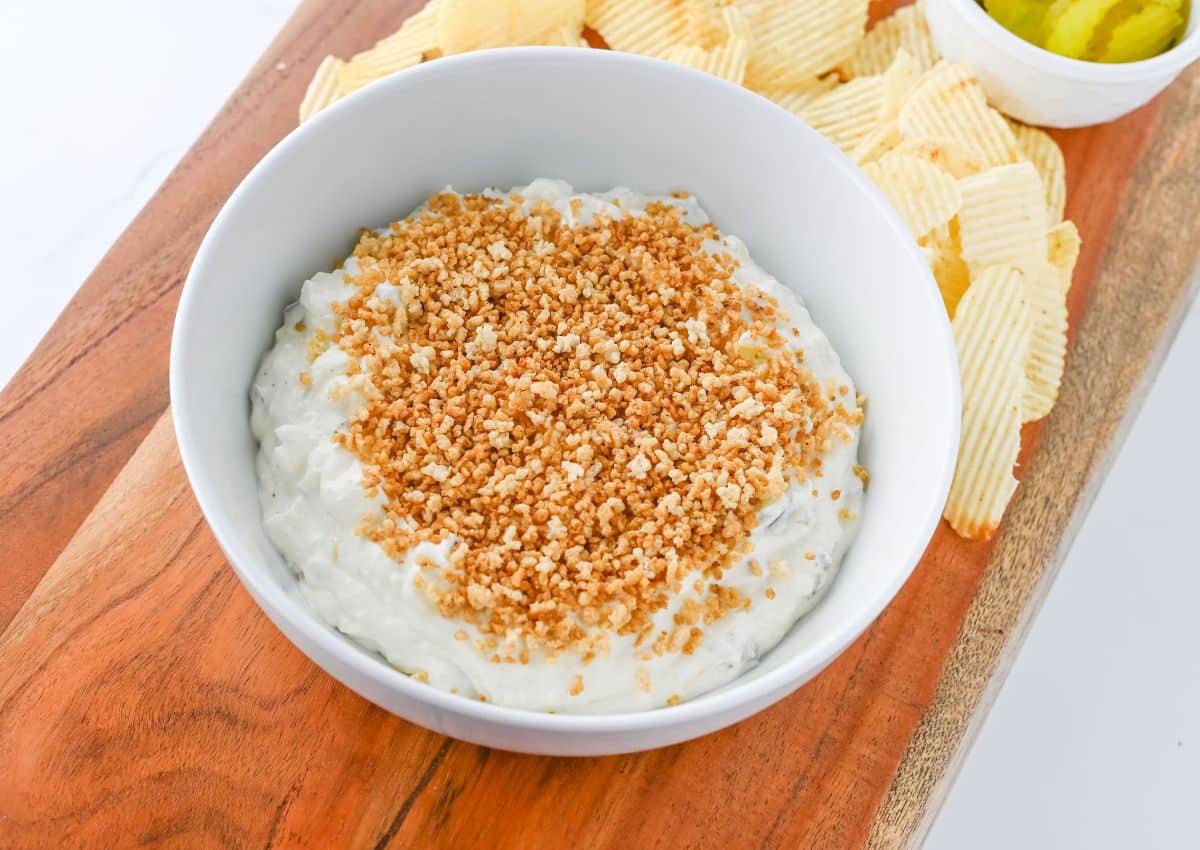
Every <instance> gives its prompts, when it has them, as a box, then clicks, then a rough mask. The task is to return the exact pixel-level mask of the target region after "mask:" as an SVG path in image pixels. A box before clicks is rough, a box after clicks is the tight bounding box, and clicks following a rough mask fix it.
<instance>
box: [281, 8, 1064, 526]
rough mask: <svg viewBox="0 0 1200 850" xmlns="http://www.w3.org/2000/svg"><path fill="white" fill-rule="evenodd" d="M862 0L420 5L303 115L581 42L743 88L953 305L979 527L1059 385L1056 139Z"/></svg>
mask: <svg viewBox="0 0 1200 850" xmlns="http://www.w3.org/2000/svg"><path fill="white" fill-rule="evenodd" d="M867 7H868V0H431V2H430V3H429V4H428V5H426V6H425V7H424V8H423V9H422V10H421V11H420V12H418V13H417V14H415V15H414V16H412V17H411V18H409V19H408V20H407V21H406V22H405V24H404V26H402V27H401V28H400V30H399V31H397V32H395V33H393V34H392V35H390V36H388V37H387V38H385V39H383V40H382V41H380V42H379V43H378V44H376V45H375V46H374V47H373V48H371V49H370V50H367V51H364V52H362V53H358V54H356V55H354V56H353V57H351V58H350V59H349V60H345V61H343V60H341V59H338V58H336V57H333V56H327V57H326V58H325V59H324V60H323V61H322V62H321V64H320V66H319V67H318V69H317V73H316V75H315V76H314V78H313V80H312V82H311V83H310V84H309V88H308V91H307V93H306V94H305V97H304V100H303V102H302V103H301V105H300V120H301V121H302V122H303V121H306V120H307V119H308V118H310V117H312V116H313V115H315V114H316V113H317V112H319V111H320V110H321V109H324V108H325V107H326V106H328V105H329V104H331V103H333V102H334V101H336V100H338V99H339V98H341V97H344V96H345V95H347V94H349V93H351V92H353V91H355V90H356V89H359V88H361V87H362V86H364V85H366V84H367V83H370V82H371V81H373V80H376V79H379V78H381V77H384V76H387V75H389V74H393V73H395V72H397V71H400V70H402V69H404V68H407V67H410V66H412V65H416V64H418V63H419V62H423V61H428V60H430V59H435V58H437V57H440V56H444V55H448V54H451V53H462V52H466V51H469V50H478V49H481V48H486V47H502V46H508V45H526V44H540V45H560V46H580V47H585V46H587V41H586V40H585V38H584V35H583V33H584V28H585V27H589V28H591V30H593V31H594V32H595V33H597V34H598V35H599V36H600V37H601V38H602V39H603V40H604V42H605V43H606V44H607V45H608V46H609V47H610V48H612V49H614V50H624V51H630V52H634V53H639V54H643V55H646V56H653V57H657V58H661V59H667V60H670V61H673V62H678V63H680V64H683V65H688V66H690V67H693V68H697V69H699V70H701V71H705V72H708V73H710V74H715V75H716V76H719V77H722V78H724V79H726V80H729V81H731V82H734V83H738V84H741V85H745V86H746V87H747V88H750V89H752V90H754V91H756V92H758V93H759V94H761V95H763V96H765V97H767V98H770V99H771V100H773V101H775V102H776V103H778V104H779V105H780V106H783V107H784V108H786V109H788V110H790V111H792V112H794V113H795V114H797V115H799V116H800V117H801V118H803V119H804V120H805V121H807V122H808V123H809V124H810V125H811V126H813V127H814V128H815V129H817V130H818V131H820V132H821V133H823V134H824V135H825V136H826V137H827V138H829V139H830V140H831V141H832V142H833V143H834V144H836V145H837V146H838V147H839V148H841V149H842V150H843V151H845V153H846V154H847V155H848V156H850V157H851V158H852V159H854V160H855V161H856V162H857V163H858V164H859V165H860V166H861V167H862V168H863V170H864V171H865V172H866V174H867V175H868V176H869V177H870V178H871V179H872V180H873V181H875V183H876V185H878V186H879V188H880V189H881V190H882V191H883V193H884V194H885V195H886V196H887V197H888V199H889V200H890V201H891V202H892V204H893V205H894V206H895V208H896V210H897V211H898V212H899V214H900V217H901V218H902V219H903V220H904V222H905V223H906V224H907V225H908V227H909V228H910V229H911V230H912V233H913V237H914V238H915V239H916V240H917V242H918V244H919V245H920V246H921V249H922V251H923V252H924V254H925V256H926V258H927V259H928V261H929V265H930V268H931V269H932V272H933V276H934V278H935V279H936V281H937V284H938V288H939V289H940V290H941V294H942V298H943V300H944V301H945V304H946V310H947V312H948V313H949V315H950V317H951V325H952V327H953V330H954V338H955V343H956V345H957V348H958V356H959V361H960V366H961V369H962V391H963V429H962V444H961V447H960V450H959V457H958V467H957V469H956V470H955V475H954V482H953V484H952V485H951V488H950V498H949V502H948V504H947V507H946V519H947V520H948V521H949V523H950V525H951V526H952V527H953V528H954V530H955V531H957V532H958V533H959V534H961V535H962V536H964V537H969V538H974V539H987V538H989V537H991V536H992V534H993V533H994V532H995V530H996V528H997V527H998V526H999V524H1000V519H1001V517H1002V516H1003V514H1004V509H1005V507H1006V506H1007V504H1008V501H1009V499H1010V498H1011V497H1012V494H1013V492H1014V490H1015V489H1016V486H1017V480H1016V478H1015V477H1014V476H1013V469H1014V467H1015V465H1016V461H1017V454H1018V452H1019V451H1020V441H1021V426H1022V424H1023V423H1025V422H1030V421H1032V420H1035V419H1040V418H1042V417H1043V416H1045V415H1046V414H1047V413H1048V412H1049V411H1050V408H1051V407H1052V406H1053V405H1054V401H1055V399H1056V398H1057V396H1058V386H1059V382H1060V380H1061V378H1062V373H1063V361H1064V357H1065V355H1066V344H1067V306H1066V297H1067V291H1068V289H1069V288H1070V285H1071V276H1072V273H1073V271H1074V267H1075V261H1076V259H1077V257H1078V255H1079V246H1080V241H1079V234H1078V232H1077V231H1076V229H1075V226H1074V225H1073V224H1072V223H1071V222H1069V221H1063V209H1064V206H1065V204H1066V182H1065V169H1064V164H1063V156H1062V152H1061V151H1060V150H1059V148H1058V146H1057V145H1056V144H1055V142H1054V141H1053V140H1052V139H1051V138H1050V137H1049V136H1048V135H1046V134H1045V133H1044V132H1042V131H1041V130H1038V129H1035V128H1033V127H1026V126H1023V125H1021V124H1017V123H1015V122H1013V121H1010V120H1008V119H1007V118H1005V117H1004V116H1003V115H1001V114H1000V113H999V112H997V111H996V110H995V109H993V108H992V107H990V106H989V105H988V102H987V98H986V96H985V94H984V91H983V88H982V86H981V85H980V84H979V81H978V79H976V77H975V75H974V74H973V73H972V71H971V70H970V69H969V68H968V67H966V66H964V65H952V64H949V63H946V62H943V61H940V58H939V56H938V53H937V50H936V48H935V47H934V44H933V38H932V36H931V34H930V32H929V27H928V25H927V24H926V22H925V17H924V14H923V11H922V6H921V2H917V3H916V4H914V5H911V6H905V7H902V8H901V9H899V10H897V11H896V12H895V13H894V14H893V15H891V16H890V17H888V18H886V19H884V20H882V21H879V22H878V23H877V24H876V25H875V26H874V27H872V28H871V30H870V31H869V32H868V31H867Z"/></svg>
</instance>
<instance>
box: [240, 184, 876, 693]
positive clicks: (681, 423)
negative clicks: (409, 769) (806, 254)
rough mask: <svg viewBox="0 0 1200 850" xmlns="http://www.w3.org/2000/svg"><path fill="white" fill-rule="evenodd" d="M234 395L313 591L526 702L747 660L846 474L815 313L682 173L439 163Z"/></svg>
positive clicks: (829, 543)
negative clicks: (480, 173) (512, 185)
mask: <svg viewBox="0 0 1200 850" xmlns="http://www.w3.org/2000/svg"><path fill="white" fill-rule="evenodd" d="M433 248H436V251H434V250H432V249H433ZM796 283H797V285H798V287H799V288H800V289H803V281H797V282H796ZM251 401H252V415H251V426H252V429H253V432H254V435H255V437H256V438H257V439H258V441H259V444H260V450H259V454H258V459H257V471H258V478H259V487H260V497H261V503H262V511H263V521H264V525H265V528H266V531H267V534H268V536H269V537H270V539H271V540H272V542H273V543H274V544H275V546H276V547H277V548H278V549H279V551H280V553H281V554H282V555H283V557H284V559H285V560H286V562H287V563H288V565H289V566H290V567H291V568H292V569H293V570H295V572H296V573H297V575H298V576H299V577H300V585H301V588H302V591H303V593H304V595H305V597H306V599H307V600H308V602H309V603H310V604H311V606H312V607H313V608H314V610H315V611H316V612H317V613H318V614H319V615H320V616H321V617H322V618H323V619H324V620H326V621H327V622H328V623H330V624H331V625H332V626H334V627H335V628H337V629H338V630H340V631H342V632H343V633H345V634H346V635H348V636H350V637H351V638H353V639H354V640H356V641H357V642H359V643H360V644H362V645H363V646H365V647H367V648H368V649H371V650H375V651H378V652H379V653H381V654H382V655H383V656H384V657H385V658H386V659H387V660H388V661H389V662H390V663H391V664H393V665H394V666H395V667H397V668H398V669H400V670H402V671H404V672H406V673H408V674H410V675H412V676H413V677H414V678H416V679H418V680H420V681H424V682H427V683H428V684H429V685H430V686H433V687H437V688H442V689H445V690H448V691H452V692H455V693H458V694H460V695H462V696H464V697H469V698H476V699H485V700H487V701H490V702H494V703H498V704H502V705H506V706H512V707H518V708H526V709H533V710H541V711H556V712H610V711H611V712H619V711H634V710H641V709H649V708H655V707H659V706H664V705H673V704H676V703H678V702H679V701H681V700H686V699H689V698H691V697H694V696H696V695H698V694H701V693H704V692H705V691H708V690H711V689H713V688H715V687H718V686H720V685H722V684H725V683H727V682H729V681H730V680H732V679H734V678H735V677H736V676H738V675H739V674H740V673H742V672H744V671H745V670H746V669H748V668H749V667H751V666H753V665H754V664H755V663H756V662H757V661H758V659H759V658H760V657H761V656H762V654H763V653H765V652H767V651H768V650H769V649H771V648H772V647H773V646H774V645H775V644H776V643H778V642H779V640H780V639H781V638H782V637H783V636H784V634H785V633H786V632H787V631H788V629H789V628H790V627H791V626H792V625H793V624H794V623H795V622H796V620H797V619H799V618H800V617H801V616H803V615H804V614H805V613H806V612H807V611H809V610H810V609H811V608H812V607H813V606H814V605H815V604H816V602H817V601H818V600H819V598H820V596H821V594H822V592H823V591H824V590H825V589H826V588H827V587H828V586H829V584H830V582H831V581H832V580H833V578H834V575H835V573H836V571H837V568H838V565H839V563H840V561H841V559H842V556H843V554H844V552H845V549H846V547H847V546H848V545H849V543H850V539H851V537H852V534H853V530H854V526H855V524H856V523H855V520H856V518H857V514H858V511H859V506H860V502H861V496H862V488H863V482H864V481H865V479H866V473H865V471H864V470H862V468H861V467H858V466H857V447H858V439H859V430H860V423H861V421H862V412H861V410H860V408H859V404H858V400H857V398H856V393H855V389H854V385H853V383H852V381H851V379H850V378H849V376H848V375H847V374H846V373H845V371H844V370H843V369H842V366H841V364H840V361H839V359H838V356H837V354H836V353H835V352H834V350H833V348H832V347H831V346H830V344H829V341H828V340H827V339H826V337H825V335H824V334H823V333H822V332H821V331H820V329H818V328H817V327H816V326H815V325H814V324H813V322H812V319H811V318H810V316H809V314H808V312H807V310H806V309H805V307H804V306H803V304H802V303H801V302H800V300H799V299H798V298H797V297H796V296H795V295H794V294H793V293H792V292H791V291H790V290H789V289H787V288H786V287H784V286H783V285H782V284H780V283H779V282H778V281H777V280H775V279H774V278H773V277H772V276H771V275H770V274H768V273H767V272H766V271H764V270H763V269H762V268H760V267H759V266H758V265H756V264H755V263H754V261H753V260H752V259H751V258H750V256H749V254H748V252H747V250H746V248H745V246H744V245H743V243H742V242H741V241H740V240H738V239H736V238H735V237H732V236H728V235H724V234H721V233H720V232H718V231H717V230H716V228H715V227H713V226H712V225H711V224H709V223H708V218H707V216H706V215H705V213H704V212H703V210H702V209H701V208H700V206H699V205H698V204H697V202H696V201H695V200H694V199H692V198H689V197H687V196H686V195H684V194H681V196H678V197H677V196H670V197H647V196H644V195H641V194H638V193H636V192H633V191H631V190H628V189H623V188H620V189H614V190H612V191H610V192H606V193H603V194H577V193H574V191H573V190H572V188H571V186H569V185H568V184H566V183H563V182H560V181H552V180H537V181H535V182H534V183H532V184H530V185H529V186H527V187H522V188H517V189H514V190H512V192H509V193H501V192H495V191H489V192H485V193H483V194H480V195H458V194H455V193H453V192H452V191H451V190H446V191H445V192H444V193H442V194H440V195H438V196H435V197H434V198H433V199H431V200H430V201H429V202H427V204H425V205H423V206H422V208H420V209H419V210H417V211H416V212H414V213H413V215H412V216H410V217H409V218H407V219H405V220H402V221H400V222H397V223H395V224H393V225H391V226H390V227H389V228H383V229H381V230H378V231H374V232H370V231H367V232H364V234H363V237H362V239H361V240H360V242H359V245H358V247H357V248H356V250H355V255H354V256H352V257H350V258H349V259H347V261H346V262H345V263H344V264H343V266H342V268H341V269H339V270H337V271H334V272H330V273H321V274H317V275H316V276H314V277H313V278H311V279H310V280H308V281H307V282H305V283H304V285H303V287H302V290H301V294H300V299H299V301H297V302H296V303H295V304H293V305H291V306H290V307H288V308H287V310H286V311H285V314H284V322H283V326H282V327H281V328H280V329H279V330H278V331H277V333H276V338H275V345H274V347H272V348H271V350H270V351H268V352H267V354H266V356H265V357H264V358H263V361H262V364H261V366H260V368H259V371H258V373H257V375H256V377H255V380H254V384H253V387H252V389H251Z"/></svg>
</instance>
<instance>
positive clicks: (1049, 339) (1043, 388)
mask: <svg viewBox="0 0 1200 850" xmlns="http://www.w3.org/2000/svg"><path fill="white" fill-rule="evenodd" d="M1025 296H1026V298H1027V299H1028V302H1029V311H1030V314H1031V316H1032V319H1033V333H1032V335H1031V337H1030V343H1029V357H1028V358H1027V359H1026V361H1025V392H1024V394H1023V395H1022V397H1021V421H1022V422H1032V421H1033V420H1035V419H1041V418H1042V417H1043V416H1045V415H1046V414H1047V413H1049V412H1050V408H1052V407H1054V402H1055V401H1057V400H1058V387H1059V385H1060V384H1061V383H1062V376H1063V367H1064V364H1065V362H1066V357H1067V293H1066V292H1065V291H1064V290H1063V289H1062V287H1061V285H1060V284H1059V275H1058V270H1057V269H1056V268H1054V266H1052V265H1050V263H1049V262H1046V263H1042V264H1039V265H1038V266H1035V267H1034V268H1033V269H1031V270H1030V271H1029V272H1027V273H1026V274H1025Z"/></svg>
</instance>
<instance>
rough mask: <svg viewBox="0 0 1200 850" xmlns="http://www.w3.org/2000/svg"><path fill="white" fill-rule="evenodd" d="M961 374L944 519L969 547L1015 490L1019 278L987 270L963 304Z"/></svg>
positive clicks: (1026, 319) (1024, 320) (1023, 317)
mask: <svg viewBox="0 0 1200 850" xmlns="http://www.w3.org/2000/svg"><path fill="white" fill-rule="evenodd" d="M951 325H952V327H953V329H954V343H955V347H956V348H957V349H958V363H959V368H960V370H961V372H962V391H963V419H962V440H961V442H960V444H959V450H958V464H957V466H956V467H955V470H954V480H953V482H952V483H951V484H950V497H949V499H948V501H947V503H946V512H945V517H946V519H947V521H948V522H949V523H950V526H951V528H953V529H954V530H955V531H956V532H958V533H959V534H960V535H962V536H963V537H968V538H970V539H972V540H987V539H989V538H991V536H992V535H993V534H995V533H996V529H997V528H998V527H999V525H1000V519H1001V517H1003V516H1004V509H1005V507H1007V505H1008V502H1009V499H1011V498H1012V495H1013V493H1014V492H1015V491H1016V489H1017V479H1016V478H1015V477H1014V476H1013V467H1014V466H1015V464H1016V462H1017V454H1018V452H1019V451H1020V449H1021V401H1022V397H1023V395H1024V391H1025V363H1026V361H1027V359H1028V357H1029V348H1030V339H1031V336H1032V332H1033V322H1032V319H1031V316H1030V311H1029V305H1028V304H1027V303H1026V295H1025V282H1024V280H1023V277H1022V274H1021V272H1020V271H1019V270H1017V269H1015V268H1012V267H1009V266H995V267H993V268H990V269H988V270H986V271H985V272H983V273H982V274H981V275H980V276H979V277H977V278H976V279H975V281H974V282H973V283H972V284H971V287H970V289H968V290H967V294H966V295H964V296H963V299H962V301H961V302H960V303H959V305H958V310H957V312H956V313H955V315H954V321H953V322H952V323H951Z"/></svg>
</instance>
